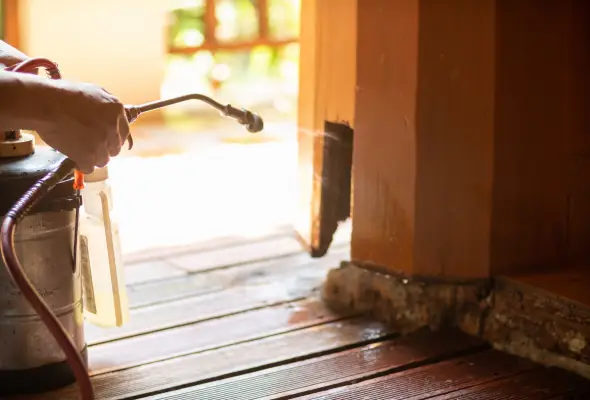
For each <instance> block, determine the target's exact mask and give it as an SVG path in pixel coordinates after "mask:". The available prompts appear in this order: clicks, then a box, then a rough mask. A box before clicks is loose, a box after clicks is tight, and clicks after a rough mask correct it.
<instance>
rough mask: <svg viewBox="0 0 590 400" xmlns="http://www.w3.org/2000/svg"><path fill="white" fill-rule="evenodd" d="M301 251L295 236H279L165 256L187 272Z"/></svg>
mask: <svg viewBox="0 0 590 400" xmlns="http://www.w3.org/2000/svg"><path fill="white" fill-rule="evenodd" d="M299 252H301V245H300V244H299V242H297V240H296V239H295V238H292V237H279V238H276V239H271V240H265V241H263V242H259V243H245V244H243V245H237V246H232V247H229V248H223V249H214V250H210V251H201V252H198V253H194V254H187V255H183V256H178V257H167V258H166V260H167V261H168V262H169V263H171V264H172V265H174V266H176V267H178V268H181V269H183V270H185V271H188V272H197V271H205V270H211V269H215V268H223V267H228V266H232V265H237V264H246V263H249V262H254V261H261V260H265V259H268V258H275V257H280V256H286V255H291V254H297V253H299Z"/></svg>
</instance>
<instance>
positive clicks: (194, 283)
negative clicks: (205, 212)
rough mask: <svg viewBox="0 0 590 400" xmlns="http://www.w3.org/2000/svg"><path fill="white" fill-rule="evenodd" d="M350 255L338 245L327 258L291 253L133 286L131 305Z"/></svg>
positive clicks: (217, 288)
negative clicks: (314, 257)
mask: <svg viewBox="0 0 590 400" xmlns="http://www.w3.org/2000/svg"><path fill="white" fill-rule="evenodd" d="M348 254H350V247H349V246H348V245H342V246H334V248H332V249H331V250H330V253H328V255H326V256H325V257H323V258H321V259H317V260H313V259H311V258H310V257H309V255H308V254H305V253H301V252H300V253H299V254H295V255H291V256H286V257H280V258H276V259H271V260H265V261H260V262H255V263H249V264H245V265H240V266H235V267H232V268H225V269H219V270H214V271H209V272H207V273H202V274H192V275H189V276H186V277H181V278H172V279H166V280H161V281H158V282H148V283H145V284H141V285H133V286H130V287H129V288H128V297H129V304H130V307H131V308H140V307H147V306H150V305H154V304H163V303H166V302H169V301H173V300H178V299H183V298H188V297H194V296H199V295H203V294H206V293H214V292H218V291H221V290H225V289H229V288H231V287H236V286H239V285H249V284H253V283H261V282H268V279H269V278H268V276H269V274H270V273H271V271H272V276H273V279H283V278H285V277H286V276H291V277H293V276H295V275H294V270H296V269H297V268H305V267H306V266H308V265H309V266H313V265H315V266H318V267H320V268H321V266H327V267H330V266H332V267H336V266H338V265H339V263H340V261H341V260H345V259H346V258H347V257H348Z"/></svg>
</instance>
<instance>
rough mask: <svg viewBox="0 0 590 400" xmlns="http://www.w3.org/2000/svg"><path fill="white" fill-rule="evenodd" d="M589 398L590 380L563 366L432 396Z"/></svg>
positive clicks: (467, 399) (458, 399)
mask: <svg viewBox="0 0 590 400" xmlns="http://www.w3.org/2000/svg"><path fill="white" fill-rule="evenodd" d="M587 398H590V382H589V381H587V380H584V379H582V378H580V377H577V376H574V375H572V374H568V373H566V372H565V371H562V370H556V369H553V368H551V369H544V368H540V369H537V370H535V371H530V372H527V373H524V374H521V375H517V376H514V377H510V378H508V379H502V380H499V381H495V382H488V383H486V384H484V385H478V386H474V387H471V388H468V389H464V390H460V391H457V392H454V393H450V394H448V395H443V396H437V397H434V398H433V399H432V400H451V399H453V400H482V399H485V400H506V399H518V400H527V399H530V400H544V399H551V400H557V399H562V400H566V399H567V400H574V399H580V400H582V399H587Z"/></svg>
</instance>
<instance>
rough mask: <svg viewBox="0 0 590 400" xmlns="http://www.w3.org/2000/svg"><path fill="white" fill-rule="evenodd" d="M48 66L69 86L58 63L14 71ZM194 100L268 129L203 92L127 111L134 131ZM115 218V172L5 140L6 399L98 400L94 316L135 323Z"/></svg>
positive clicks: (2, 338)
mask: <svg viewBox="0 0 590 400" xmlns="http://www.w3.org/2000/svg"><path fill="white" fill-rule="evenodd" d="M38 68H44V69H45V70H46V71H47V73H48V75H49V77H50V78H51V79H60V78H61V75H60V72H59V70H58V68H57V65H56V64H55V63H53V62H51V61H49V60H47V59H41V58H34V59H29V60H27V61H24V62H22V63H20V64H17V65H14V66H11V67H9V68H6V70H8V71H12V72H15V73H18V72H25V73H26V72H35V71H36V70H37V69H38ZM193 99H194V100H201V101H204V102H206V103H207V104H209V105H210V106H212V107H213V108H215V109H217V110H219V111H220V112H221V114H222V115H223V116H226V117H230V118H233V119H235V120H237V121H238V122H239V123H240V124H242V125H245V126H246V128H247V130H248V131H250V132H253V133H255V132H259V131H261V130H262V129H263V122H262V119H261V118H260V117H258V116H257V115H254V114H252V113H251V112H249V111H247V110H241V109H237V108H234V107H232V106H230V105H222V104H219V103H217V102H216V101H214V100H212V99H210V98H208V97H206V96H203V95H200V94H189V95H186V96H181V97H177V98H173V99H170V100H162V101H154V102H152V103H147V104H144V105H140V106H126V107H125V112H126V116H127V119H128V121H129V123H131V122H133V121H135V119H137V117H138V116H139V115H140V114H141V113H143V112H147V111H151V110H155V109H158V108H161V107H165V106H168V105H171V104H175V103H179V102H182V101H186V100H193ZM132 146H133V139H132V137H131V136H129V148H131V147H132ZM82 204H84V205H83V206H82ZM111 214H112V199H111V193H110V186H109V184H108V170H107V168H102V169H97V170H96V171H95V172H94V173H92V174H90V175H88V176H86V177H84V175H83V174H82V173H80V172H79V171H77V170H76V165H75V164H74V162H73V161H72V160H70V159H68V158H67V157H65V156H64V155H63V154H61V153H59V152H57V151H56V150H53V149H51V148H48V147H45V146H40V147H35V143H34V136H32V135H30V134H28V133H26V132H21V131H12V132H1V133H0V216H3V217H2V219H3V222H2V227H1V231H0V232H1V236H0V239H1V254H2V257H1V259H0V395H10V394H24V393H32V392H43V391H47V390H52V389H57V388H59V387H62V386H65V385H67V384H70V383H72V382H74V380H77V381H78V384H79V386H80V391H81V399H82V400H92V399H94V392H93V388H92V384H91V382H90V378H89V375H88V369H87V353H86V343H85V340H84V329H83V320H84V317H85V318H86V319H88V320H89V321H90V322H91V323H94V324H97V325H101V326H121V325H123V324H124V323H125V321H126V320H127V318H128V308H127V296H126V291H125V282H124V277H123V270H122V260H121V255H120V254H121V252H120V247H119V240H118V226H117V223H116V221H115V220H114V219H113V218H112V217H111Z"/></svg>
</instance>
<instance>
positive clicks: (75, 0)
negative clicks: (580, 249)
mask: <svg viewBox="0 0 590 400" xmlns="http://www.w3.org/2000/svg"><path fill="white" fill-rule="evenodd" d="M19 5H20V10H19V11H20V21H19V22H20V30H21V37H20V41H21V43H20V45H21V48H22V49H23V51H25V52H27V53H28V54H29V55H30V56H37V57H48V58H50V59H52V60H54V61H56V62H57V63H58V64H59V66H60V69H61V71H62V73H63V75H64V77H66V78H69V79H74V80H84V81H90V82H93V83H96V84H99V85H101V86H103V87H104V88H105V89H107V90H108V91H109V92H111V93H113V94H115V95H116V96H118V97H119V98H120V99H121V100H122V101H123V102H125V103H136V102H144V101H150V100H154V99H157V98H159V97H160V86H161V83H162V80H163V78H164V69H165V56H166V46H165V43H166V42H165V39H166V38H165V30H164V29H165V23H166V9H167V8H170V2H168V1H160V0H150V1H145V0H101V1H92V0H57V1H48V0H20V3H19Z"/></svg>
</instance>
